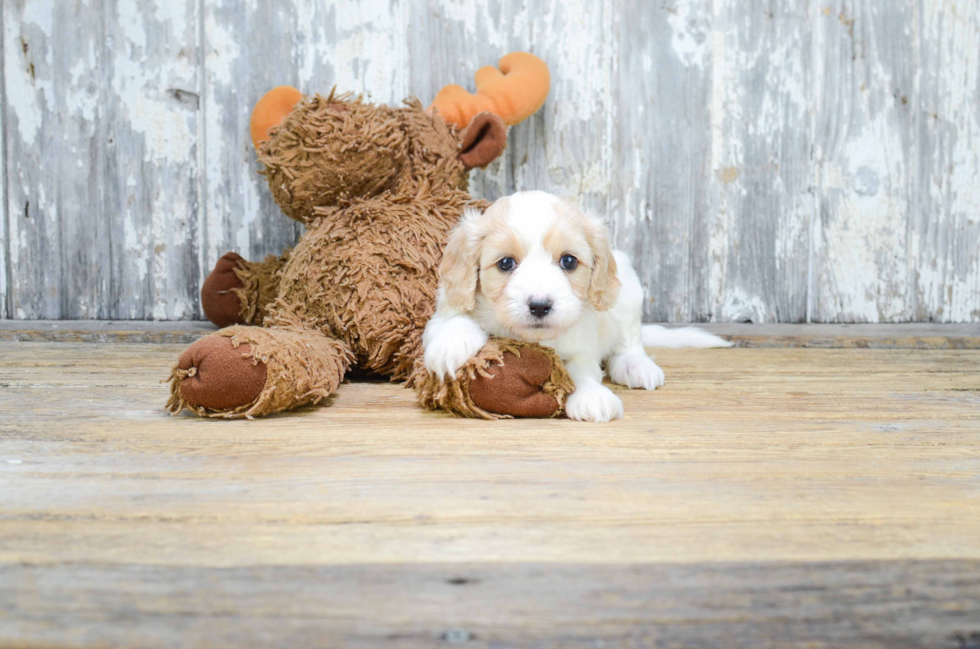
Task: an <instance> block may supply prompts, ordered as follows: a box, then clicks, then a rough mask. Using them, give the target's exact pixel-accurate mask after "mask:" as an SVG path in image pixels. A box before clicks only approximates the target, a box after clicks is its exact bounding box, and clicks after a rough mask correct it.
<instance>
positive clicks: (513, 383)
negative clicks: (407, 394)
mask: <svg viewBox="0 0 980 649" xmlns="http://www.w3.org/2000/svg"><path fill="white" fill-rule="evenodd" d="M420 372H421V374H422V376H421V377H418V378H416V380H415V386H416V390H417V392H418V395H419V401H420V403H421V404H422V405H423V406H424V407H426V408H430V409H436V408H439V409H442V410H448V411H449V412H452V413H455V414H457V415H462V416H463V417H474V418H480V419H500V418H504V417H539V418H543V417H554V416H556V415H558V414H560V413H561V412H562V407H563V406H564V403H565V398H566V397H567V396H568V395H569V394H571V393H572V392H573V391H574V389H575V387H574V385H573V384H572V381H571V379H570V378H569V376H568V373H567V372H566V371H565V367H564V366H563V365H562V364H561V361H560V360H559V359H558V357H557V356H556V355H555V353H554V352H553V351H551V350H550V349H548V348H546V347H541V346H540V345H536V344H534V343H525V342H519V341H515V340H499V339H498V340H491V341H490V342H488V343H487V344H486V346H484V348H483V349H481V350H480V352H479V353H478V354H477V355H476V356H474V357H473V358H471V359H470V360H469V361H467V362H466V364H465V365H463V367H462V368H460V369H459V371H458V372H457V373H456V376H455V378H454V379H452V380H446V381H443V380H440V379H439V378H438V377H436V376H434V375H432V374H426V373H425V371H424V369H422V370H421V371H420Z"/></svg>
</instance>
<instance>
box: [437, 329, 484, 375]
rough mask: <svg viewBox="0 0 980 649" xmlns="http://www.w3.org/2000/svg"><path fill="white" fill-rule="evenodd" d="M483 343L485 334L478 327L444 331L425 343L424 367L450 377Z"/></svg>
mask: <svg viewBox="0 0 980 649" xmlns="http://www.w3.org/2000/svg"><path fill="white" fill-rule="evenodd" d="M485 344H487V335H486V334H485V333H484V332H483V331H482V330H479V329H462V328H459V329H457V330H456V331H453V332H446V335H441V336H439V337H438V338H436V339H435V340H433V341H431V342H430V343H429V344H428V345H426V347H425V369H427V370H428V371H429V372H431V373H432V374H435V375H436V376H438V377H439V378H444V377H447V376H448V377H450V378H451V377H453V376H455V375H456V370H458V369H459V368H461V367H462V366H463V365H464V364H465V363H466V361H468V360H469V359H470V358H472V357H473V356H475V355H476V353H477V352H478V351H480V349H482V348H483V346H484V345H485Z"/></svg>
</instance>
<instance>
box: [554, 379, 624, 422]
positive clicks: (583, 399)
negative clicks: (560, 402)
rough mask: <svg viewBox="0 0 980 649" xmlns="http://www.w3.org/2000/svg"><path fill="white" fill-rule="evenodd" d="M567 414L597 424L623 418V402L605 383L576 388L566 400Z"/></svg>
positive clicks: (570, 417)
mask: <svg viewBox="0 0 980 649" xmlns="http://www.w3.org/2000/svg"><path fill="white" fill-rule="evenodd" d="M565 414H566V415H567V416H568V418H569V419H575V420H577V421H594V422H596V423H597V424H601V423H603V422H607V421H611V420H613V419H622V418H623V402H622V401H620V399H619V397H617V396H616V395H615V394H613V392H612V390H610V389H609V388H607V387H606V386H604V385H590V386H584V387H578V388H575V392H572V393H571V394H570V395H568V400H567V401H565Z"/></svg>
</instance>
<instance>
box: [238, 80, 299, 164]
mask: <svg viewBox="0 0 980 649" xmlns="http://www.w3.org/2000/svg"><path fill="white" fill-rule="evenodd" d="M302 100H303V93H301V92H300V91H299V90H297V89H296V88H293V87H292V86H279V87H278V88H273V89H272V90H270V91H269V92H267V93H265V94H264V95H262V99H259V101H258V103H256V104H255V108H253V109H252V119H251V120H250V122H249V131H250V132H251V135H252V144H253V145H255V148H256V149H258V148H259V144H261V143H262V142H264V141H265V140H268V139H269V130H270V129H273V128H275V127H277V126H279V124H281V123H282V120H283V119H284V118H285V117H286V115H288V114H289V113H291V112H293V108H294V107H295V106H296V104H298V103H299V102H300V101H302Z"/></svg>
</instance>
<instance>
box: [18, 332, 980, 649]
mask: <svg viewBox="0 0 980 649" xmlns="http://www.w3.org/2000/svg"><path fill="white" fill-rule="evenodd" d="M181 349H182V346H179V345H164V344H113V345H107V344H97V343H87V344H78V343H25V342H21V343H17V342H5V343H0V646H3V647H11V646H12V647H114V646H148V647H181V648H183V647H204V646H207V647H243V646H281V647H290V648H295V647H306V646H377V645H385V646H398V647H415V646H420V647H421V646H425V647H428V646H437V645H439V644H455V643H460V644H465V645H466V646H474V647H510V646H514V647H518V646H519V647H552V646H562V647H619V646H630V647H752V648H756V647H789V646H806V647H929V648H947V647H948V648H949V649H975V648H976V647H980V373H978V369H980V350H972V349H958V350H957V349H953V350H950V349H942V350H916V349H853V348H851V349H801V348H793V349H772V348H763V349H758V348H756V349H730V350H676V351H674V350H663V351H660V352H659V353H657V354H656V356H657V360H658V362H660V364H661V365H662V366H663V367H664V369H665V371H666V373H667V385H666V387H665V388H664V389H662V390H658V391H657V392H655V393H646V392H637V391H632V392H631V391H620V394H621V396H622V397H623V400H624V402H625V406H626V413H627V418H626V419H625V420H623V421H619V422H614V423H611V424H607V425H588V424H581V423H577V422H571V421H566V420H547V421H503V422H493V423H488V422H482V421H471V420H461V419H455V418H451V417H448V416H445V415H441V414H435V413H427V412H422V411H420V410H419V409H418V408H417V407H416V405H415V403H414V399H413V395H412V393H411V392H409V391H408V390H405V389H403V388H400V387H399V386H396V385H391V384H388V383H381V382H356V383H349V384H346V385H343V386H342V388H341V390H340V391H339V393H338V394H337V395H336V397H335V398H333V399H331V401H330V402H329V404H327V405H326V406H324V407H318V408H309V409H305V410H303V411H301V412H298V413H292V414H289V415H286V416H280V417H273V418H269V419H264V420H257V421H236V422H226V421H212V420H201V419H197V418H195V417H192V416H182V417H177V418H173V417H169V416H167V415H166V414H164V412H163V410H162V404H163V402H164V400H165V397H166V390H167V389H166V386H164V385H163V384H161V383H160V380H161V379H162V378H163V377H164V376H165V375H166V373H167V369H168V367H169V364H170V363H171V362H172V359H173V358H174V357H175V356H176V355H177V354H178V353H179V351H180V350H181Z"/></svg>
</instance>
